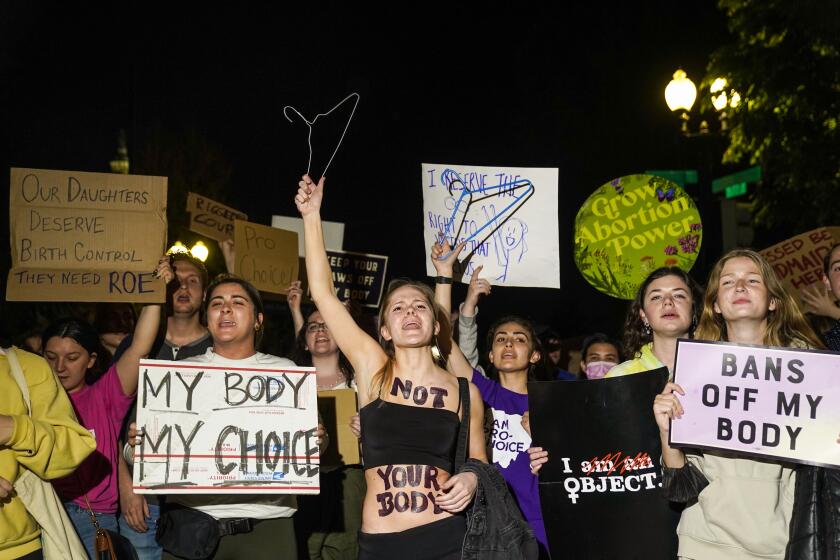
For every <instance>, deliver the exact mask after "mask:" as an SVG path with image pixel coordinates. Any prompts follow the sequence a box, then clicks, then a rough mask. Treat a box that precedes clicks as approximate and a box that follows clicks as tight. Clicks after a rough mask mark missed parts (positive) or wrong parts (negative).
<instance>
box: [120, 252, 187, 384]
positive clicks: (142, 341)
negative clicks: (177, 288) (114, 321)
mask: <svg viewBox="0 0 840 560" xmlns="http://www.w3.org/2000/svg"><path fill="white" fill-rule="evenodd" d="M155 276H156V277H157V278H163V281H164V282H165V283H166V284H169V282H171V281H172V280H174V279H175V273H174V272H173V271H172V267H171V266H170V264H169V257H168V256H166V255H164V256H163V257H162V258H161V259H160V261H159V262H158V266H157V268H156V269H155ZM160 314H161V306H160V305H147V306H146V307H144V308H143V310H142V311H140V316H139V317H138V318H137V325H136V326H135V327H134V336H132V337H131V346H129V347H128V348H126V350H125V352H123V353H122V355H121V356H120V359H119V361H118V362H117V375H118V376H119V378H120V385H121V386H122V391H123V394H124V395H133V394H134V393H135V392H136V391H137V381H138V379H139V377H140V360H141V359H142V358H145V357H146V356H148V355H149V352H151V351H152V346H153V345H154V343H155V338H157V334H158V329H159V328H160Z"/></svg>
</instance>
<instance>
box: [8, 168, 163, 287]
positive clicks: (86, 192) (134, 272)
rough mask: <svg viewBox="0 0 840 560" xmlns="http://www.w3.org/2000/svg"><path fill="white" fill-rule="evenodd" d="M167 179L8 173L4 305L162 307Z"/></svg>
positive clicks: (24, 171)
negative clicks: (8, 259) (157, 273)
mask: <svg viewBox="0 0 840 560" xmlns="http://www.w3.org/2000/svg"><path fill="white" fill-rule="evenodd" d="M166 185H167V180H166V177H147V176H142V175H121V174H110V173H84V172H77V171H49V170H43V169H19V168H12V171H11V180H10V186H11V192H10V207H11V211H10V229H11V235H10V239H11V245H12V268H11V270H10V271H9V276H8V282H7V287H6V299H7V300H9V301H96V302H99V301H124V302H143V303H161V302H163V301H164V300H165V298H166V289H165V286H164V284H163V282H162V281H161V280H156V279H155V278H154V274H153V271H154V269H155V267H156V266H157V263H158V260H159V259H160V257H161V255H163V252H164V250H165V248H166Z"/></svg>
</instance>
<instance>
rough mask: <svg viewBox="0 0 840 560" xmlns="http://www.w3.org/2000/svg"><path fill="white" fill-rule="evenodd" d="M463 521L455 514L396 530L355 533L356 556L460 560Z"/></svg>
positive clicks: (370, 559) (385, 559)
mask: <svg viewBox="0 0 840 560" xmlns="http://www.w3.org/2000/svg"><path fill="white" fill-rule="evenodd" d="M466 533H467V522H466V519H465V518H464V516H463V515H455V516H452V517H447V518H446V519H441V520H440V521H435V522H434V523H427V524H426V525H420V526H419V527H414V528H412V529H406V530H405V531H400V532H398V533H362V532H360V533H359V560H393V559H394V558H399V559H400V560H460V558H461V549H462V548H463V546H464V535H466Z"/></svg>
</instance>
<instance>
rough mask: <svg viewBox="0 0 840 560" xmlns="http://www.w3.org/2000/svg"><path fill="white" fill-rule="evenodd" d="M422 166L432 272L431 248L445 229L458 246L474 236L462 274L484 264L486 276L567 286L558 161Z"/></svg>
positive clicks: (504, 282)
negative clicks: (563, 277)
mask: <svg viewBox="0 0 840 560" xmlns="http://www.w3.org/2000/svg"><path fill="white" fill-rule="evenodd" d="M422 172H423V176H422V185H423V222H424V227H423V233H424V239H425V243H426V263H427V264H426V271H427V273H428V274H429V275H430V276H435V275H436V273H435V270H434V267H433V266H432V263H431V260H430V248H431V246H432V244H433V243H434V242H435V241H436V239H437V238H438V237H439V235H440V233H441V232H442V233H443V234H444V235H445V236H446V239H447V240H448V241H449V243H450V244H452V245H453V246H454V245H455V244H457V243H460V242H461V241H466V246H465V248H464V250H463V252H462V253H461V255H460V256H459V257H458V260H459V261H460V262H461V263H462V264H463V265H464V274H463V277H462V278H461V281H462V282H465V283H466V282H469V281H470V278H471V276H472V274H473V271H474V270H475V267H477V266H479V265H483V266H484V269H483V270H482V272H481V276H482V277H483V278H485V279H487V280H489V281H490V282H491V283H492V284H495V285H500V286H520V287H539V288H559V287H560V255H559V249H560V248H559V234H558V220H557V188H558V171H557V169H548V168H537V167H480V166H468V165H451V164H435V163H424V164H423V165H422ZM456 276H457V275H456Z"/></svg>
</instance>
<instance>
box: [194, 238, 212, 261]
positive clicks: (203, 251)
mask: <svg viewBox="0 0 840 560" xmlns="http://www.w3.org/2000/svg"><path fill="white" fill-rule="evenodd" d="M190 254H191V255H192V256H193V257H195V258H197V259H198V260H200V261H201V262H204V261H206V260H207V256H208V255H209V254H210V249H208V248H207V245H205V244H204V243H203V242H201V241H196V242H195V245H193V246H192V249H190Z"/></svg>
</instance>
